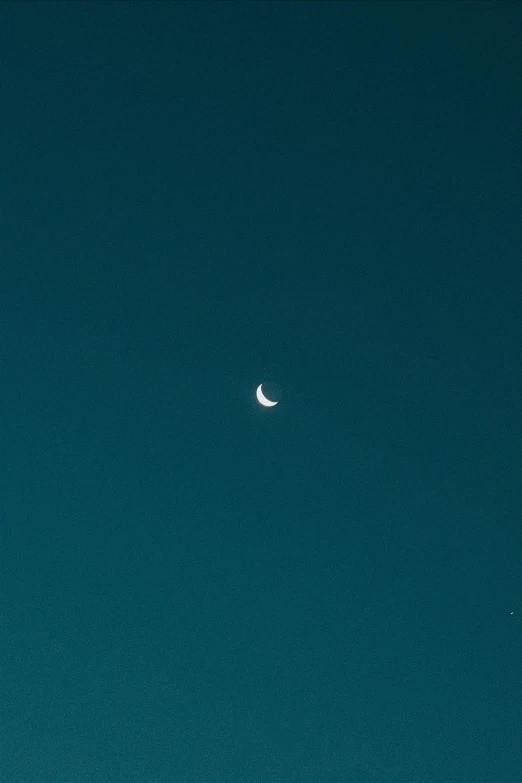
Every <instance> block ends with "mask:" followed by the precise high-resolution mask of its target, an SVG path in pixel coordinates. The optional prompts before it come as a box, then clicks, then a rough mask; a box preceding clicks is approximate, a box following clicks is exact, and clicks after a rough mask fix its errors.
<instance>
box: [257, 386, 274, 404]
mask: <svg viewBox="0 0 522 783" xmlns="http://www.w3.org/2000/svg"><path fill="white" fill-rule="evenodd" d="M262 386H263V384H262V383H260V384H259V386H258V387H257V389H256V397H257V401H258V402H260V403H261V405H264V406H265V408H271V407H272V406H273V405H277V403H278V402H279V400H276V401H275V402H274V401H273V400H269V399H268V397H265V395H264V394H263V389H262V388H261V387H262Z"/></svg>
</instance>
